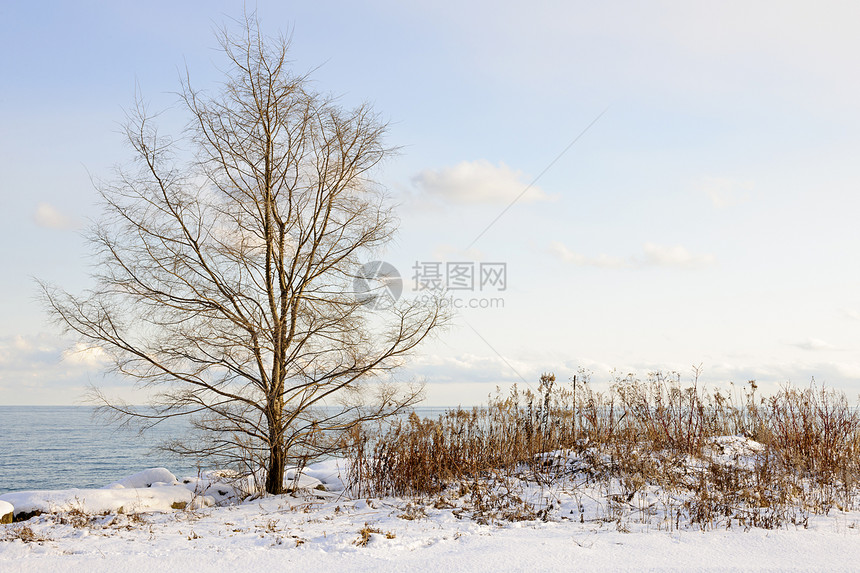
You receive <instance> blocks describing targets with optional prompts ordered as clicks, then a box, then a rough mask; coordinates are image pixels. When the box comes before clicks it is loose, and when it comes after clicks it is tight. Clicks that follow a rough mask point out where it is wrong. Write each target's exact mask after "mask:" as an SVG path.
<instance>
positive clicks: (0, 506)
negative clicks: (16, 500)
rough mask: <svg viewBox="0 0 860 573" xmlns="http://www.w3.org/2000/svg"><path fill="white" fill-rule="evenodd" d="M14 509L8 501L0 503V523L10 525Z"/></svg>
mask: <svg viewBox="0 0 860 573" xmlns="http://www.w3.org/2000/svg"><path fill="white" fill-rule="evenodd" d="M14 514H15V508H14V507H13V506H12V504H11V503H9V502H8V501H0V523H12V518H13V517H14Z"/></svg>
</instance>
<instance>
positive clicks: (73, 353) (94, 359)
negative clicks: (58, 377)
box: [63, 342, 110, 368]
mask: <svg viewBox="0 0 860 573" xmlns="http://www.w3.org/2000/svg"><path fill="white" fill-rule="evenodd" d="M63 360H64V361H65V362H67V363H72V364H78V365H81V366H86V367H90V368H104V367H105V366H107V364H108V363H109V361H110V357H109V356H108V354H107V352H105V351H104V350H103V349H101V348H99V347H98V346H87V345H86V344H83V343H81V342H78V343H76V344H75V345H74V346H72V347H71V348H67V349H66V350H64V351H63Z"/></svg>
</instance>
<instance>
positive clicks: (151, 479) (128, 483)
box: [0, 460, 344, 517]
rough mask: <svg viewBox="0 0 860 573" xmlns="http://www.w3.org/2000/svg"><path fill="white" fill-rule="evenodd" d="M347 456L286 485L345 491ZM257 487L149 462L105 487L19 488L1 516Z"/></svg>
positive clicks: (146, 507)
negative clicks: (152, 465)
mask: <svg viewBox="0 0 860 573" xmlns="http://www.w3.org/2000/svg"><path fill="white" fill-rule="evenodd" d="M343 465H344V461H343V460H329V461H326V462H322V463H318V464H314V465H313V466H312V467H308V468H305V469H304V471H303V472H302V473H301V474H297V470H296V468H291V469H289V470H288V471H287V472H286V476H285V479H284V485H285V486H286V487H287V489H308V490H315V489H317V490H325V491H329V492H339V491H343V489H344V484H343V481H342V479H341V473H342V470H341V467H340V466H343ZM255 491H257V490H256V487H255V485H254V482H253V478H249V477H243V476H240V475H239V474H237V473H235V472H232V471H229V470H211V471H202V472H200V473H199V474H198V475H197V476H193V477H186V478H183V479H182V480H178V479H176V476H175V475H173V474H172V473H171V472H170V471H168V470H167V469H165V468H150V469H146V470H143V471H140V472H137V473H136V474H133V475H130V476H128V477H126V478H123V479H121V480H119V481H115V482H113V483H111V484H109V485H107V486H105V487H104V488H101V489H63V490H39V491H20V492H12V493H7V494H4V495H0V517H2V516H4V515H6V514H7V513H13V512H14V514H16V515H17V514H22V513H24V514H30V513H34V512H41V513H57V512H67V511H73V510H78V511H81V512H83V513H87V514H100V513H140V512H154V511H171V510H175V509H184V508H186V507H187V508H198V507H209V506H214V505H228V504H235V503H239V502H241V501H242V500H243V499H245V498H247V497H248V496H249V495H250V494H252V493H254V492H255Z"/></svg>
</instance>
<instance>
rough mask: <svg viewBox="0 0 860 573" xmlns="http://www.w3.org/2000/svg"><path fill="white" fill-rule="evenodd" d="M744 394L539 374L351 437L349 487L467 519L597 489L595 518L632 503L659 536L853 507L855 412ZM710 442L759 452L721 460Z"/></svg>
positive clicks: (831, 403)
mask: <svg viewBox="0 0 860 573" xmlns="http://www.w3.org/2000/svg"><path fill="white" fill-rule="evenodd" d="M756 392H757V387H756V385H755V383H754V382H749V383H748V384H747V385H745V386H744V388H743V389H741V390H737V389H734V390H733V391H729V392H719V391H713V392H708V391H706V390H705V389H703V388H702V387H701V386H700V384H699V383H698V372H696V373H695V376H694V378H693V380H692V382H691V383H690V384H688V385H686V386H685V385H683V384H682V383H681V377H680V375H678V374H677V373H670V374H663V373H659V372H658V373H653V374H651V375H650V376H649V377H648V378H647V379H646V380H639V379H637V378H635V377H633V376H632V375H631V376H627V377H616V378H615V379H614V380H613V382H612V384H611V386H610V390H609V392H607V393H599V392H595V391H593V390H592V388H591V385H590V383H589V376H588V374H587V373H585V372H580V373H579V374H578V375H577V376H576V377H574V379H573V381H572V384H570V385H564V386H562V385H558V384H556V380H555V377H554V376H553V375H552V374H545V375H543V376H542V377H541V380H540V384H539V387H538V390H537V391H536V392H532V391H530V390H526V391H521V390H519V389H517V388H516V387H515V388H514V389H513V390H512V391H511V392H510V394H508V395H506V396H502V395H500V394H498V393H497V395H496V396H495V397H494V398H492V399H491V400H490V401H489V405H488V406H487V407H486V408H482V409H473V410H470V411H466V410H462V409H457V410H452V411H449V412H447V413H445V414H444V415H442V416H440V417H439V418H437V419H435V420H434V419H421V418H419V417H418V416H416V415H415V414H413V415H412V416H410V417H409V419H407V420H404V421H401V422H398V423H394V424H393V425H390V426H388V427H382V428H375V429H373V430H371V429H368V428H365V429H363V430H362V431H360V432H358V431H357V432H356V433H355V434H354V436H353V444H354V445H353V448H352V450H351V458H352V461H353V462H354V463H353V464H352V474H351V476H350V483H351V488H352V491H353V493H354V494H356V495H357V496H369V495H375V496H379V495H393V496H405V497H413V498H428V497H429V498H431V499H435V502H434V503H435V504H436V505H437V507H439V506H440V505H439V504H441V506H443V507H444V506H446V505H448V506H451V505H452V503H451V501H450V500H451V498H452V497H456V498H458V499H465V500H467V505H468V508H469V511H470V513H471V516H472V517H473V518H476V519H477V520H479V521H495V520H520V519H539V518H546V516H547V511H548V510H549V509H551V503H547V502H543V503H542V504H541V503H538V504H535V503H534V502H532V501H528V500H527V499H526V497H527V496H525V495H524V488H525V487H526V486H529V485H531V486H534V485H537V486H539V487H540V488H541V491H550V490H551V489H552V488H553V487H565V488H568V489H569V488H576V487H585V486H588V487H598V488H602V489H603V490H605V492H606V495H605V499H606V507H605V510H604V514H605V516H607V517H606V519H615V518H616V517H617V516H618V515H620V514H621V513H622V510H624V511H627V510H629V508H630V507H636V504H637V503H638V504H639V507H640V513H641V517H642V519H643V520H646V519H654V518H655V517H654V516H655V514H656V513H659V516H660V517H662V522H661V523H668V524H669V526H670V527H677V526H680V525H681V523H682V522H683V523H685V524H687V525H688V526H694V527H701V528H711V527H717V526H719V527H743V528H748V527H765V528H773V527H780V526H784V525H787V524H794V525H799V526H803V525H805V524H806V523H807V521H808V517H809V515H810V514H815V513H827V512H828V511H830V510H831V509H832V508H837V509H849V508H854V507H856V502H857V499H858V498H857V494H858V492H860V482H858V476H860V456H858V453H860V449H859V448H860V415H858V410H857V408H856V407H854V406H851V405H849V404H848V401H847V399H846V398H845V396H844V395H843V394H841V393H839V392H835V391H833V390H830V389H826V388H822V387H818V386H816V385H815V384H814V383H813V384H812V385H811V386H810V387H809V388H807V389H803V390H800V389H795V388H791V387H785V388H783V389H781V390H780V391H779V392H778V393H777V394H776V395H775V396H773V397H770V398H768V399H762V398H761V397H759V396H757V395H756ZM718 436H743V437H746V438H750V439H751V440H754V441H756V442H759V443H760V444H762V449H761V450H760V451H756V452H754V453H750V455H749V456H747V461H746V462H745V463H740V461H737V462H734V461H732V460H728V461H727V460H726V459H725V456H723V457H722V458H721V457H720V454H721V446H719V444H717V443H716V442H715V441H714V439H715V438H717V437H718ZM649 488H650V489H649ZM653 491H659V492H663V493H662V495H664V496H665V497H664V501H663V502H662V504H661V510H660V512H656V511H655V509H654V505H655V504H654V503H653V501H647V498H648V495H651V496H652V497H653V494H652V493H648V492H653ZM674 494H677V495H674ZM678 499H684V500H685V501H683V502H681V501H677V500H678ZM618 524H619V527H622V525H621V522H620V521H619V522H618ZM673 524H674V525H673Z"/></svg>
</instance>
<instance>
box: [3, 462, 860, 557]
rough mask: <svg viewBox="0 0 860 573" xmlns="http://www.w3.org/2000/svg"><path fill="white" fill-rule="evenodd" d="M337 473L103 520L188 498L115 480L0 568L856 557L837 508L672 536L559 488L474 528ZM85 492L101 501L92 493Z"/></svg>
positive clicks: (850, 518)
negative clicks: (352, 491)
mask: <svg viewBox="0 0 860 573" xmlns="http://www.w3.org/2000/svg"><path fill="white" fill-rule="evenodd" d="M337 463H338V462H337V461H329V462H324V463H323V464H318V465H316V466H312V467H311V468H309V470H308V476H306V478H305V481H303V482H302V483H301V484H299V485H301V486H302V488H301V489H299V490H298V491H297V492H296V493H295V495H283V496H273V497H266V498H262V499H257V500H255V501H249V502H244V503H228V504H227V505H214V504H210V503H202V502H201V503H197V504H189V505H187V506H186V508H185V509H181V510H180V509H171V508H170V507H161V508H158V509H160V510H161V511H153V508H152V507H149V508H146V509H145V512H143V513H134V512H130V511H128V509H127V508H125V507H124V508H123V511H122V512H121V513H118V512H116V511H111V510H110V509H105V506H104V499H103V498H104V497H105V496H110V495H115V496H119V497H120V498H122V499H125V498H124V497H122V496H129V495H132V493H129V492H135V491H137V490H140V491H143V490H144V489H149V490H153V489H167V490H169V488H171V487H172V488H177V489H176V491H178V490H179V489H183V487H182V486H183V485H184V486H185V487H184V491H186V492H190V491H192V490H190V489H188V486H189V485H190V484H189V483H185V484H183V483H182V482H183V481H185V480H176V482H177V483H174V484H169V483H167V482H166V481H164V480H165V479H167V478H168V476H167V475H166V474H164V473H163V472H162V470H149V472H150V473H149V474H145V473H144V472H141V474H138V475H136V476H130V477H129V478H127V479H126V480H123V481H124V482H125V484H126V485H125V486H124V485H122V484H123V481H121V482H117V483H115V484H112V485H113V487H111V488H105V489H102V490H79V493H78V494H77V498H76V499H75V500H74V503H75V504H76V505H73V506H68V507H62V508H61V507H59V506H57V507H56V511H55V512H54V513H44V514H42V515H39V516H37V517H34V518H32V519H30V520H28V521H24V522H18V523H13V524H8V525H0V540H2V541H0V571H20V572H27V571H72V570H81V571H105V572H107V571H111V572H113V571H116V570H117V568H118V567H120V566H121V568H122V570H123V572H124V573H135V572H137V571H151V570H153V569H155V568H159V567H163V568H169V569H170V570H171V571H195V572H198V571H216V570H217V571H225V570H226V571H251V570H254V571H265V570H284V569H285V568H287V569H290V570H293V569H302V570H308V569H309V568H316V569H319V570H324V571H330V570H344V571H380V570H385V571H395V570H397V571H403V570H406V571H434V572H435V571H440V570H441V571H449V570H450V571H535V570H544V571H545V570H570V569H576V570H607V569H608V570H678V571H681V570H684V571H689V570H792V569H795V570H796V569H803V570H828V571H834V570H846V571H847V570H851V569H854V568H855V567H856V563H857V562H858V560H860V514H858V513H842V512H837V511H835V510H834V511H833V512H831V513H830V514H829V515H826V516H811V517H810V519H809V520H808V522H807V523H806V527H800V526H798V527H794V526H792V527H789V528H782V529H777V530H764V529H756V528H752V529H749V530H746V531H745V530H743V529H741V528H735V529H731V530H728V531H726V530H716V531H715V530H709V531H699V530H696V529H692V528H690V529H681V530H680V531H679V530H671V527H670V526H668V527H664V525H665V524H660V523H657V524H655V523H637V520H635V519H631V520H629V521H627V522H624V524H623V526H621V525H620V524H621V522H620V521H611V520H607V519H591V518H589V519H582V520H580V519H573V518H572V517H571V515H572V513H568V511H567V508H569V507H573V504H579V505H580V506H581V505H582V504H583V503H587V500H583V499H577V497H576V495H571V496H569V498H567V497H565V495H566V494H565V492H562V491H559V492H556V493H555V494H554V495H555V497H556V503H557V504H558V506H557V507H558V508H559V511H557V512H556V513H554V516H553V518H552V519H549V520H547V521H542V520H534V521H519V522H499V521H494V522H490V523H485V524H481V523H479V522H478V521H476V520H474V519H471V518H469V517H468V516H465V515H464V514H463V513H462V512H461V511H458V507H457V506H456V504H452V505H451V506H449V507H445V506H443V505H442V504H439V503H434V502H432V501H430V500H428V502H427V503H426V504H422V503H417V502H410V501H407V500H401V499H391V498H388V499H351V498H349V497H348V496H347V495H345V494H344V492H343V491H342V489H343V487H342V483H341V482H340V481H339V479H338V474H337ZM164 471H166V470H164ZM212 478H213V476H212V475H209V478H208V479H209V481H206V482H205V483H202V484H197V486H198V487H197V492H198V494H199V493H205V492H207V491H209V492H210V493H216V494H217V489H218V488H219V487H220V488H221V491H222V492H225V490H224V489H223V485H220V486H219V485H217V481H216V480H214V479H212ZM147 482H149V483H148V485H149V487H147ZM320 485H322V486H323V487H318V486H320ZM126 486H128V487H126ZM135 486H143V487H135ZM213 487H214V488H215V490H216V491H214V492H213V491H210V490H211V489H212V488H213ZM192 489H193V488H192ZM94 491H101V492H106V493H105V494H97V495H94V496H93V494H92V492H94ZM123 491H124V492H125V493H118V492H123ZM87 492H90V497H87ZM111 492H113V493H111ZM225 493H226V492H225ZM579 493H580V494H581V493H582V492H579ZM16 495H17V496H18V499H19V501H20V500H21V499H27V500H29V502H30V503H34V502H36V501H38V498H40V497H41V498H43V499H48V498H50V499H53V500H54V501H53V502H52V503H56V502H57V499H59V498H58V496H57V492H53V494H52V495H53V497H51V496H50V495H47V492H41V493H40V492H25V493H19V494H7V495H6V496H3V497H4V498H6V497H9V496H16ZM222 497H224V496H222ZM90 499H92V500H95V501H92V502H91V501H89V500H90ZM195 499H201V498H200V496H199V495H197V496H196V497H195ZM224 499H226V497H224ZM222 501H224V500H222ZM122 503H124V504H127V503H128V502H127V501H123V502H122ZM30 509H32V507H31V508H30ZM571 511H572V510H571Z"/></svg>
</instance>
